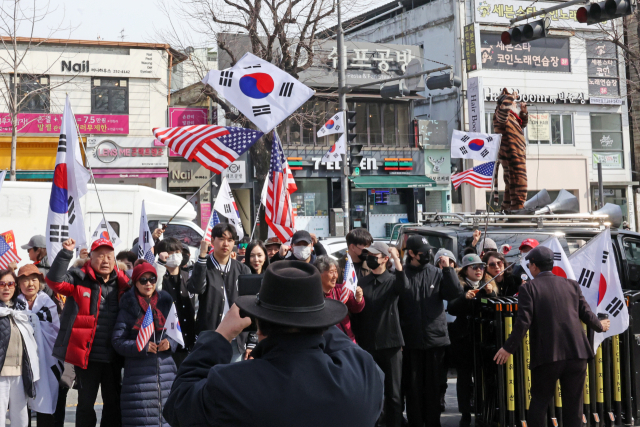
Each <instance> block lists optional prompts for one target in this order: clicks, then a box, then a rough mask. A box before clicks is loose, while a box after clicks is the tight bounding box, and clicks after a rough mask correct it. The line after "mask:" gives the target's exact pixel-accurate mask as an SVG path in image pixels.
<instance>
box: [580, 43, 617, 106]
mask: <svg viewBox="0 0 640 427" xmlns="http://www.w3.org/2000/svg"><path fill="white" fill-rule="evenodd" d="M586 44H587V75H588V76H589V77H588V81H589V95H595V96H619V95H620V84H619V82H620V80H619V76H618V54H617V50H618V48H617V46H616V45H615V44H614V43H613V42H610V41H603V40H587V41H586Z"/></svg>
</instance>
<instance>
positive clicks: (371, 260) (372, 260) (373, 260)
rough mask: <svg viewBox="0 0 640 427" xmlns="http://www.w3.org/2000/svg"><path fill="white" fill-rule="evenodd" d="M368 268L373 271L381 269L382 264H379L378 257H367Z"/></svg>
mask: <svg viewBox="0 0 640 427" xmlns="http://www.w3.org/2000/svg"><path fill="white" fill-rule="evenodd" d="M367 267H369V268H370V269H372V270H375V269H376V268H378V267H380V263H379V262H378V257H377V256H374V255H367Z"/></svg>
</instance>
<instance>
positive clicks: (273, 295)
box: [236, 261, 347, 328]
mask: <svg viewBox="0 0 640 427" xmlns="http://www.w3.org/2000/svg"><path fill="white" fill-rule="evenodd" d="M236 305H237V306H238V307H239V308H240V309H241V310H244V311H246V312H247V313H249V315H251V316H253V317H257V318H258V319H263V320H266V321H268V322H271V323H276V324H279V325H285V326H292V327H297V328H324V327H327V326H333V325H335V324H336V323H338V322H340V321H341V320H342V319H344V318H345V316H346V315H347V306H346V305H344V304H343V303H341V302H340V301H335V300H332V299H327V298H325V297H324V292H323V291H322V279H321V278H320V272H319V271H318V270H317V269H316V268H315V267H314V266H313V265H311V264H309V263H306V262H302V261H279V262H276V263H273V264H271V265H269V268H267V271H266V272H265V275H264V278H263V279H262V285H261V286H260V293H259V294H258V295H256V296H253V295H250V296H241V297H238V299H237V300H236Z"/></svg>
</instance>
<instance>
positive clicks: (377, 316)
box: [351, 271, 409, 351]
mask: <svg viewBox="0 0 640 427" xmlns="http://www.w3.org/2000/svg"><path fill="white" fill-rule="evenodd" d="M358 286H360V287H361V288H362V293H363V294H364V300H365V301H366V302H367V303H366V305H365V306H364V309H363V310H362V311H361V312H360V313H352V314H351V330H352V331H353V334H354V335H355V336H356V341H357V343H358V344H359V345H360V346H361V347H362V348H364V349H365V350H367V351H374V350H381V349H384V348H394V347H402V346H403V345H404V340H403V339H402V330H401V329H400V317H399V316H398V296H399V295H400V294H401V293H402V292H404V291H406V290H407V289H409V282H408V281H407V277H406V276H405V274H404V271H396V272H395V274H394V273H390V272H389V271H385V272H384V273H382V274H373V273H371V274H369V275H368V276H365V277H363V278H362V280H360V281H358Z"/></svg>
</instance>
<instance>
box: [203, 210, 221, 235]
mask: <svg viewBox="0 0 640 427" xmlns="http://www.w3.org/2000/svg"><path fill="white" fill-rule="evenodd" d="M217 224H220V218H219V217H218V213H217V212H216V211H215V210H213V211H211V216H210V217H209V223H208V224H207V230H206V231H205V232H204V241H205V242H209V243H211V231H212V230H213V227H215V226H216V225H217Z"/></svg>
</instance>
